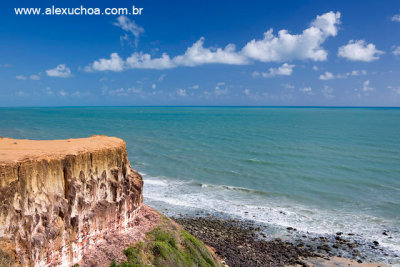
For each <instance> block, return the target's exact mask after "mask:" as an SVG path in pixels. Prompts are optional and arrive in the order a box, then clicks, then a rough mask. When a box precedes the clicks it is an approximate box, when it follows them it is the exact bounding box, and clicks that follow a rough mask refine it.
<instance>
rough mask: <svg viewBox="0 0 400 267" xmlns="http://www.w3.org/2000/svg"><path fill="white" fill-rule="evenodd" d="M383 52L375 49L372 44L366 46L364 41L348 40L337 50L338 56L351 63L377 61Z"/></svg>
mask: <svg viewBox="0 0 400 267" xmlns="http://www.w3.org/2000/svg"><path fill="white" fill-rule="evenodd" d="M384 53H385V52H383V51H381V50H378V49H376V47H375V45H374V44H372V43H369V44H367V43H366V42H365V41H364V40H357V41H355V40H350V41H349V42H348V44H347V45H343V46H341V47H339V49H338V56H339V57H342V58H345V59H347V60H351V61H364V62H371V61H374V60H378V59H379V56H381V55H382V54H384Z"/></svg>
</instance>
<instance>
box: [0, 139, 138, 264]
mask: <svg viewBox="0 0 400 267" xmlns="http://www.w3.org/2000/svg"><path fill="white" fill-rule="evenodd" d="M142 187H143V181H142V178H141V176H140V175H139V174H138V173H137V172H136V171H134V170H132V169H131V167H130V163H129V161H128V157H127V152H126V146H125V142H124V141H123V140H121V139H118V138H114V137H106V136H93V137H90V138H82V139H68V140H51V141H33V140H16V139H10V138H0V239H1V241H2V242H4V243H7V244H9V245H10V247H15V251H16V255H17V260H18V261H19V264H21V265H23V266H50V265H52V266H53V265H59V266H71V265H73V264H75V263H77V262H79V261H80V260H81V259H82V256H83V255H84V254H85V253H87V252H89V251H90V250H91V249H93V248H94V247H95V246H96V244H97V243H99V242H101V240H103V238H104V235H105V234H106V233H108V234H110V232H115V233H121V232H124V231H127V230H129V229H130V228H132V227H134V219H135V215H136V211H137V209H138V208H139V207H140V205H141V204H142Z"/></svg>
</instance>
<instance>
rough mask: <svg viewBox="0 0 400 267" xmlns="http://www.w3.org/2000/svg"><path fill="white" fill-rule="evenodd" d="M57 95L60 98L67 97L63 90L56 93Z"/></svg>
mask: <svg viewBox="0 0 400 267" xmlns="http://www.w3.org/2000/svg"><path fill="white" fill-rule="evenodd" d="M58 94H59V95H60V96H62V97H65V96H67V95H68V93H67V92H65V91H64V90H60V91H58Z"/></svg>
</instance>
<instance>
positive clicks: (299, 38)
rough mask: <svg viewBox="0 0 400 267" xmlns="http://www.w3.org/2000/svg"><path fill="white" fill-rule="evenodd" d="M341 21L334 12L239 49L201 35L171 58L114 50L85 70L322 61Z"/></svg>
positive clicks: (266, 36) (270, 33) (271, 31)
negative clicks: (210, 43) (325, 44)
mask: <svg viewBox="0 0 400 267" xmlns="http://www.w3.org/2000/svg"><path fill="white" fill-rule="evenodd" d="M120 18H121V17H120ZM120 18H119V20H122V21H123V22H121V21H119V22H118V26H120V27H121V28H122V27H124V28H123V29H128V28H129V29H130V27H128V26H123V25H125V24H127V22H126V19H120ZM339 24H340V13H339V12H336V13H335V12H332V11H331V12H328V13H325V14H323V15H320V16H317V18H316V19H315V20H314V21H313V22H312V23H311V25H310V26H309V27H308V28H307V29H305V30H303V32H302V33H300V34H290V33H289V32H288V31H287V30H281V31H279V32H278V35H277V36H275V35H274V34H273V30H272V29H270V30H268V31H267V32H266V33H265V34H264V38H263V39H261V40H255V39H253V40H251V41H250V42H248V43H247V44H246V45H245V46H244V47H243V48H242V49H241V50H236V47H235V45H234V44H228V45H227V46H225V47H224V48H219V47H210V48H206V47H204V37H201V38H200V39H199V40H198V41H197V42H195V43H194V44H193V45H192V46H190V47H189V48H187V50H186V51H185V53H184V54H181V55H177V56H175V57H171V56H169V55H168V54H167V53H162V54H161V56H160V57H152V56H151V55H150V54H148V53H143V52H135V53H133V54H131V55H130V56H129V57H128V58H126V59H125V60H124V59H122V58H121V57H120V56H119V55H118V54H117V53H112V54H111V55H110V58H109V59H104V58H101V59H99V60H96V61H94V62H93V63H92V64H90V65H89V66H87V67H86V68H85V70H86V71H122V70H126V69H171V68H176V67H180V66H186V67H194V66H199V65H204V64H228V65H245V64H250V63H252V62H253V61H261V62H282V61H291V60H307V59H309V60H314V61H323V60H326V59H327V55H328V53H327V51H325V50H324V49H323V48H322V46H321V45H322V44H323V42H325V40H326V39H327V38H328V37H330V36H336V35H337V32H338V25H339ZM127 25H128V24H127ZM129 25H130V24H129ZM127 31H130V30H127ZM139 35H140V33H139Z"/></svg>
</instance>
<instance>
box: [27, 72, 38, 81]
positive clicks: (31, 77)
mask: <svg viewBox="0 0 400 267" xmlns="http://www.w3.org/2000/svg"><path fill="white" fill-rule="evenodd" d="M29 79H31V80H35V81H38V80H40V76H39V75H36V74H32V75H31V76H29Z"/></svg>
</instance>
